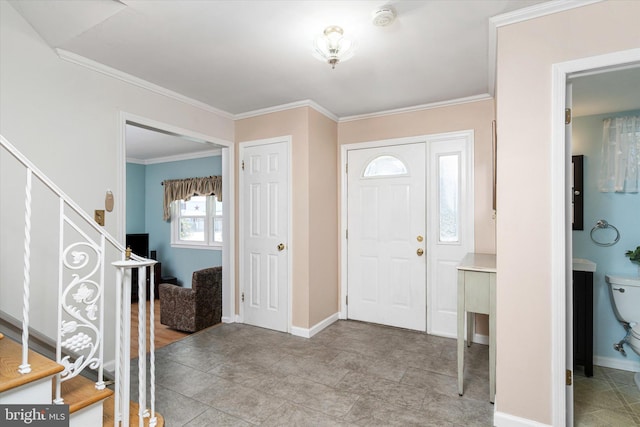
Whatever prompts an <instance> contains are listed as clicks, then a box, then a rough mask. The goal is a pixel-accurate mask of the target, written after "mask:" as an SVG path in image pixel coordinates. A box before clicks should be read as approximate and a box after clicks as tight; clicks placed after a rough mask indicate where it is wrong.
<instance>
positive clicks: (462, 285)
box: [458, 253, 496, 403]
mask: <svg viewBox="0 0 640 427" xmlns="http://www.w3.org/2000/svg"><path fill="white" fill-rule="evenodd" d="M475 313H481V314H488V315H489V401H490V402H491V403H493V402H494V400H495V395H496V256H495V255H494V254H477V253H469V254H467V255H466V256H465V257H464V258H463V260H462V261H461V262H460V264H459V265H458V394H459V395H460V396H462V394H463V392H464V341H465V334H464V327H465V318H466V324H467V336H466V339H467V346H470V345H471V340H472V335H473V323H472V322H473V321H474V320H475ZM465 314H466V316H465Z"/></svg>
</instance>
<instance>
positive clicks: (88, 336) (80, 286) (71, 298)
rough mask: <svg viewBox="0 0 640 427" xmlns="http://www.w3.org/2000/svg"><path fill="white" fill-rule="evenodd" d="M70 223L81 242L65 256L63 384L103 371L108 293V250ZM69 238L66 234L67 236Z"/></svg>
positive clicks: (62, 287)
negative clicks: (104, 313) (90, 371)
mask: <svg viewBox="0 0 640 427" xmlns="http://www.w3.org/2000/svg"><path fill="white" fill-rule="evenodd" d="M66 223H67V224H68V225H70V226H71V228H72V229H73V230H75V231H76V234H77V237H78V238H80V239H81V241H77V242H74V243H71V244H69V245H68V246H66V248H64V250H63V252H62V256H61V271H62V282H63V283H62V286H61V295H60V310H61V313H60V325H59V336H60V340H59V342H60V344H59V345H60V347H61V349H62V351H63V352H64V353H67V354H66V355H64V356H61V359H60V360H59V361H58V362H59V363H60V364H61V365H63V366H64V370H63V371H62V373H61V374H60V377H61V381H66V380H68V379H71V378H73V377H75V376H76V375H78V374H79V373H80V372H81V371H82V370H83V369H85V368H86V367H89V368H91V369H99V368H100V367H101V366H102V363H103V361H102V360H100V357H99V355H100V352H99V350H100V346H101V345H102V340H103V333H102V331H101V330H100V313H99V310H100V309H101V307H102V303H101V300H102V298H103V294H104V288H103V277H102V271H103V269H102V268H101V267H102V265H103V264H104V248H103V247H101V246H100V245H98V244H96V243H95V242H94V241H92V240H91V239H90V238H89V237H88V236H87V235H86V234H85V233H83V232H82V231H81V230H80V229H79V228H78V227H77V226H76V225H75V224H73V223H72V222H71V221H69V219H68V218H66ZM65 235H66V234H65Z"/></svg>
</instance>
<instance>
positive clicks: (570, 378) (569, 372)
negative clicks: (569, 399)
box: [566, 369, 573, 385]
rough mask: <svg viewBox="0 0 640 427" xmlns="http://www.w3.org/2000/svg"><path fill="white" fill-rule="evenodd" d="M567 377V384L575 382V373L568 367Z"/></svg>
mask: <svg viewBox="0 0 640 427" xmlns="http://www.w3.org/2000/svg"><path fill="white" fill-rule="evenodd" d="M566 375H567V378H566V383H567V385H571V384H572V383H573V374H572V372H571V370H569V369H567V374H566Z"/></svg>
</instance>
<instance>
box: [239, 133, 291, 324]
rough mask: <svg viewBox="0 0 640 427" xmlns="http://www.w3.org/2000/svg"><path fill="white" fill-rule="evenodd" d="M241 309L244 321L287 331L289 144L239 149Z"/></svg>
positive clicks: (269, 143) (257, 144) (249, 145)
mask: <svg viewBox="0 0 640 427" xmlns="http://www.w3.org/2000/svg"><path fill="white" fill-rule="evenodd" d="M240 162H241V163H240V203H241V206H240V213H241V220H240V244H241V247H240V272H239V276H240V305H241V314H242V317H243V319H244V322H245V323H248V324H251V325H255V326H260V327H264V328H269V329H275V330H277V331H283V332H286V331H288V327H289V262H290V260H289V239H288V237H289V236H288V234H289V143H288V141H283V140H281V139H279V140H267V141H262V142H260V141H258V142H252V143H245V144H243V145H241V148H240Z"/></svg>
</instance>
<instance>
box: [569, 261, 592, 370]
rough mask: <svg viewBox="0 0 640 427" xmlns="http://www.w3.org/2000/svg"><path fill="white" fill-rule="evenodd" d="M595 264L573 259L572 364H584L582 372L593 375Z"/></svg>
mask: <svg viewBox="0 0 640 427" xmlns="http://www.w3.org/2000/svg"><path fill="white" fill-rule="evenodd" d="M595 271H596V264H595V263H594V262H591V261H589V260H585V259H578V258H574V260H573V366H574V369H575V366H576V365H580V366H584V374H585V376H587V377H592V376H593V273H594V272H595Z"/></svg>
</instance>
